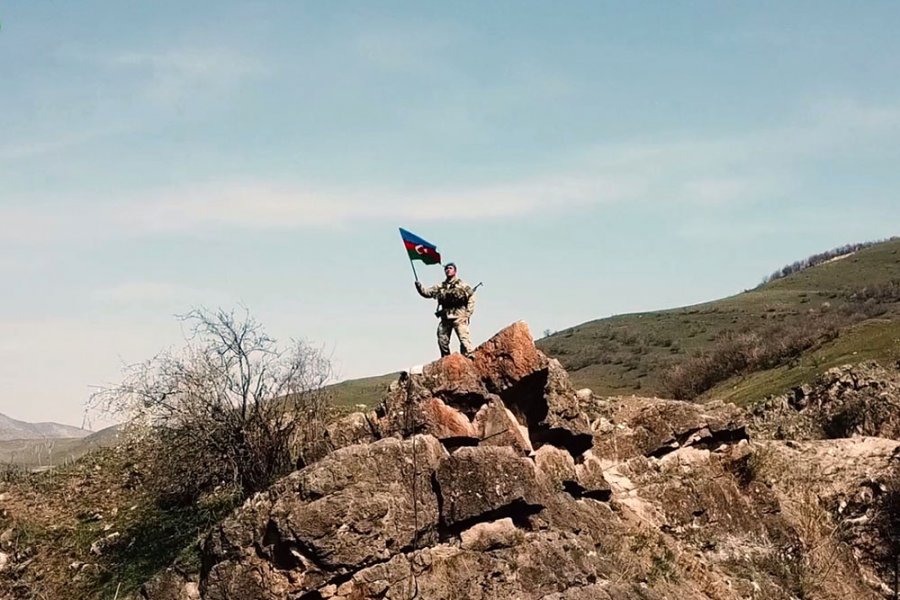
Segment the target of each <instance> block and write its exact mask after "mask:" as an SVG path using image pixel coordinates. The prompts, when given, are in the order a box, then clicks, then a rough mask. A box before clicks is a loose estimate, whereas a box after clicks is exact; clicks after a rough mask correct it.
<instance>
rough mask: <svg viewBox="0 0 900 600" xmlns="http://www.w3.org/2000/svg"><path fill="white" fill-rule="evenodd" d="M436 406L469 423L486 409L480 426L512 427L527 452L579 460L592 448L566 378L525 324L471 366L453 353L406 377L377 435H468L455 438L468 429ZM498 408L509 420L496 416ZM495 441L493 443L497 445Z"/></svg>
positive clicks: (382, 410)
mask: <svg viewBox="0 0 900 600" xmlns="http://www.w3.org/2000/svg"><path fill="white" fill-rule="evenodd" d="M438 402H439V403H442V404H443V405H446V406H448V407H450V408H451V409H454V410H456V411H458V412H459V413H462V414H463V415H465V417H467V418H470V419H471V418H474V417H475V416H476V414H478V412H479V411H481V410H485V413H483V414H482V417H481V420H482V421H484V420H485V419H486V418H488V417H489V419H488V420H490V421H491V422H492V423H493V425H492V426H490V427H489V428H490V429H491V430H492V431H499V430H503V429H506V430H507V431H508V432H509V433H510V438H509V439H511V440H514V441H515V443H516V444H517V445H518V446H519V447H521V449H522V451H523V452H529V451H530V449H532V448H535V447H539V446H540V445H542V444H544V443H552V444H554V445H557V446H559V447H563V448H566V449H567V450H569V451H570V452H571V453H572V454H573V455H579V454H581V453H582V452H584V451H585V450H587V449H588V448H590V446H591V440H592V433H591V429H590V426H589V423H588V421H587V419H586V418H585V416H584V414H583V412H582V411H581V409H580V408H579V402H578V399H577V397H576V393H575V390H574V389H573V388H572V386H571V384H570V383H569V380H568V375H567V374H566V372H565V370H564V369H563V368H562V366H561V365H560V364H559V362H558V361H556V360H553V359H549V358H547V357H546V356H545V355H544V354H542V353H541V352H540V351H539V350H538V349H537V348H535V346H534V341H533V340H532V338H531V334H530V333H529V331H528V326H527V325H526V324H525V323H524V322H521V321H520V322H518V323H514V324H512V325H510V326H509V327H507V328H506V329H503V330H502V331H500V332H499V333H498V334H497V335H495V336H494V337H492V338H491V339H490V340H488V341H487V342H485V343H484V344H482V345H481V346H479V347H478V348H477V349H476V350H475V352H474V353H473V359H472V360H470V359H467V358H466V357H464V356H462V355H460V354H451V355H449V356H446V357H444V358H441V359H440V360H437V361H435V362H433V363H430V364H428V365H426V366H425V367H424V369H423V370H422V374H421V375H416V374H412V373H405V374H403V375H402V376H401V378H400V380H399V381H398V382H397V384H396V385H392V386H391V388H390V389H389V391H388V394H387V395H386V396H385V398H384V401H383V402H382V404H381V406H380V407H379V409H378V410H377V411H376V412H377V414H378V422H377V424H376V429H377V431H378V433H379V435H380V436H381V437H388V436H392V435H409V433H410V432H412V431H418V432H423V433H430V434H432V435H434V436H435V437H437V438H438V439H451V440H457V441H458V439H459V437H462V436H459V435H451V433H452V432H453V431H454V430H455V431H458V432H459V433H464V431H463V430H464V429H466V427H465V423H464V422H463V420H462V419H460V418H458V416H456V415H453V416H452V418H451V417H450V416H449V415H448V414H447V413H445V412H444V411H443V408H442V405H441V404H438ZM485 405H488V406H489V407H493V408H488V409H484V407H485ZM499 407H503V408H505V409H506V410H508V411H509V412H510V413H511V415H512V416H511V418H510V417H509V416H506V415H504V414H503V412H502V411H499V410H497V411H496V412H492V411H495V410H496V409H497V408H499ZM510 420H512V421H513V422H515V423H517V424H518V426H521V427H524V429H520V432H519V434H516V432H515V428H512V427H504V425H503V423H504V422H506V421H510ZM448 425H449V428H448V427H447V426H448ZM482 437H485V436H482ZM491 439H492V438H490V437H489V436H488V440H487V443H488V444H491V443H494V444H495V443H496V442H493V441H491ZM450 446H451V447H455V444H451V445H450Z"/></svg>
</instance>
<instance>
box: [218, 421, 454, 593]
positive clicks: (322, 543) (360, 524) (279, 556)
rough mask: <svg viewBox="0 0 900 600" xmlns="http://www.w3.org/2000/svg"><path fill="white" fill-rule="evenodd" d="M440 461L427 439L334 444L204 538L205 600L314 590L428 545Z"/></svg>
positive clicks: (435, 517) (441, 454)
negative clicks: (273, 591)
mask: <svg viewBox="0 0 900 600" xmlns="http://www.w3.org/2000/svg"><path fill="white" fill-rule="evenodd" d="M445 456H446V452H445V450H444V449H443V447H442V446H441V444H440V442H439V441H438V440H437V439H436V438H434V437H432V436H415V437H413V438H410V439H408V440H399V439H396V438H389V439H385V440H380V441H378V442H375V443H373V444H369V445H358V446H349V447H347V448H343V449H341V450H338V451H337V452H335V453H333V454H331V455H329V456H328V457H326V458H325V459H323V460H321V461H320V462H318V463H315V464H313V465H311V466H309V467H307V468H305V469H303V470H301V471H297V472H295V473H293V474H292V475H289V476H288V477H286V478H284V479H282V480H281V481H279V482H278V483H277V484H276V485H275V486H274V487H273V488H272V490H271V491H270V492H269V493H268V494H265V495H260V496H258V497H256V498H255V499H251V501H249V502H248V505H245V508H244V509H243V510H242V511H241V513H239V514H238V515H235V516H234V517H232V518H229V519H227V520H226V521H225V522H224V523H223V524H222V525H221V526H220V527H219V528H218V531H217V532H216V533H215V534H214V535H211V536H210V538H209V539H208V540H207V542H206V544H205V548H204V551H205V553H206V554H207V555H209V557H210V561H211V563H212V564H213V565H214V566H212V568H211V570H210V573H209V577H208V580H207V585H208V587H209V589H210V590H211V591H210V592H209V593H210V594H213V595H209V596H208V597H211V598H218V597H222V598H226V597H246V598H268V597H270V596H267V595H265V594H263V593H262V592H259V591H258V590H259V589H270V588H271V589H276V590H283V591H285V593H287V592H289V591H290V590H294V589H307V588H311V587H319V586H320V585H323V584H326V583H327V582H329V581H331V580H332V579H334V578H336V577H340V576H343V575H346V574H348V573H351V572H354V571H357V570H359V569H360V568H365V567H366V566H368V565H371V564H375V563H378V562H383V561H385V560H388V559H390V557H391V556H393V555H394V554H397V553H400V552H401V551H403V550H404V549H408V548H413V547H415V546H416V545H417V544H419V543H433V541H434V540H435V539H436V535H437V525H438V521H439V507H438V501H437V497H436V496H435V494H434V492H433V490H432V488H431V479H432V476H433V475H434V473H435V471H436V470H437V468H438V466H439V465H440V464H441V462H442V460H443V459H444V458H445ZM289 572H293V575H292V576H291V577H290V578H287V579H286V578H285V577H286V576H285V575H284V574H285V573H289ZM215 594H218V595H215ZM261 594H262V595H261Z"/></svg>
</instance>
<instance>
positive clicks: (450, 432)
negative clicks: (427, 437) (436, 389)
mask: <svg viewBox="0 0 900 600" xmlns="http://www.w3.org/2000/svg"><path fill="white" fill-rule="evenodd" d="M421 411H422V417H423V421H424V424H425V431H427V432H428V433H429V434H431V435H433V436H434V437H436V438H438V439H439V440H451V439H456V438H469V439H474V438H476V437H478V433H477V431H476V427H475V425H473V424H472V422H471V421H470V420H469V418H468V417H467V416H466V415H464V414H463V413H462V412H460V411H459V410H457V409H455V408H451V407H449V406H447V405H446V404H444V403H443V402H442V401H441V400H440V399H438V398H430V399H428V400H426V401H425V402H423V403H422V408H421Z"/></svg>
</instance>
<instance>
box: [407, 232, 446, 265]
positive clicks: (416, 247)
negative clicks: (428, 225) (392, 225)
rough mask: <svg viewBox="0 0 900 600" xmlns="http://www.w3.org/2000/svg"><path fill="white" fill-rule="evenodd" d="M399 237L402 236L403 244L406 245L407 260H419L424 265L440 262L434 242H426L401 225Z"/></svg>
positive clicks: (439, 255)
mask: <svg viewBox="0 0 900 600" xmlns="http://www.w3.org/2000/svg"><path fill="white" fill-rule="evenodd" d="M400 237H402V238H403V245H404V246H406V252H407V254H409V260H421V261H422V262H423V263H425V264H426V265H436V264H439V263H440V262H441V253H440V252H438V250H437V246H435V245H434V244H431V243H429V242H426V241H425V240H423V239H422V238H420V237H419V236H417V235H416V234H414V233H412V232H410V231H407V230H405V229H403V228H402V227H401V228H400Z"/></svg>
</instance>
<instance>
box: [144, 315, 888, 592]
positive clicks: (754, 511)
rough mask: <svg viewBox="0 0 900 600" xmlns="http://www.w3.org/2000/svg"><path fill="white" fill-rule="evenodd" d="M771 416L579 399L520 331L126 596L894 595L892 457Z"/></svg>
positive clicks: (359, 425)
mask: <svg viewBox="0 0 900 600" xmlns="http://www.w3.org/2000/svg"><path fill="white" fill-rule="evenodd" d="M839 379H840V378H839ZM807 395H808V396H809V397H810V398H813V397H817V396H815V394H814V392H813V390H812V389H811V390H810V391H809V393H808V394H807ZM888 396H890V393H889V394H888ZM842 397H847V395H846V394H845V395H844V396H842ZM891 397H892V398H893V399H894V400H893V401H897V397H896V396H891ZM866 398H868V396H866ZM848 401H849V400H848ZM862 401H863V402H865V400H862ZM817 402H818V401H814V402H812V404H808V406H811V405H816V406H818V405H819V404H821V405H822V406H824V405H826V404H827V403H826V402H824V400H823V401H822V402H821V403H819V404H817ZM791 410H794V409H793V408H791ZM800 412H802V410H801V411H800ZM817 414H818V413H817ZM806 418H807V416H806V415H803V416H802V417H801V420H802V419H806ZM808 418H809V419H812V420H815V419H813V417H811V416H810V417H808ZM892 418H895V417H891V418H885V419H879V420H878V423H881V424H882V425H883V427H882V426H879V427H881V428H880V429H879V428H878V427H876V428H874V429H866V428H863V429H861V430H859V431H858V432H859V433H863V434H866V433H870V432H871V433H888V432H892V431H893V430H892V429H890V428H889V427H888V426H887V425H884V424H885V423H892V422H893V421H892V420H891V419H892ZM767 423H768V421H767V420H766V417H765V413H760V414H758V415H752V416H748V415H746V414H745V413H744V412H743V411H741V410H740V409H738V408H736V407H734V406H731V405H715V404H713V405H704V406H701V405H695V404H687V403H683V402H675V401H668V400H661V399H657V398H637V397H631V398H607V399H600V398H596V397H594V396H593V395H592V394H591V393H590V391H589V390H579V391H576V390H574V389H573V388H572V386H571V385H570V383H569V380H568V375H567V374H566V372H565V370H563V369H562V367H561V366H560V365H559V363H558V362H557V361H555V360H553V359H549V358H547V357H546V356H545V355H543V354H542V353H541V352H539V351H538V350H537V349H536V348H535V347H534V343H533V340H532V338H531V335H530V333H529V332H528V329H527V327H526V325H525V324H524V323H521V322H520V323H515V324H513V325H511V326H510V327H508V328H506V329H505V330H503V331H501V332H500V333H499V334H497V335H496V336H495V337H494V338H492V339H491V340H489V341H488V342H486V343H485V344H483V345H482V346H481V347H479V349H478V350H477V351H476V352H475V355H474V358H473V359H472V360H469V359H466V358H465V357H462V356H460V355H451V356H449V357H446V358H444V359H441V360H439V361H436V362H434V363H431V364H430V365H428V366H426V367H425V368H424V369H423V371H422V372H421V373H418V374H410V373H405V374H403V375H402V376H401V377H400V379H399V380H398V381H397V382H396V383H395V384H393V385H392V386H391V388H390V390H389V391H388V393H387V394H386V397H385V398H384V399H383V402H382V404H381V406H380V407H379V408H378V409H377V410H375V411H372V412H370V413H367V414H366V413H356V414H353V415H350V416H348V417H346V418H344V419H342V420H341V421H339V422H337V423H334V424H333V425H332V426H331V427H330V428H329V430H328V435H327V442H328V444H329V446H330V448H329V452H328V453H327V455H325V456H324V457H323V458H322V459H321V460H319V461H318V462H315V463H313V464H311V465H309V466H306V467H304V468H303V469H300V470H298V471H295V472H294V473H292V474H290V475H288V476H287V477H285V478H283V479H282V480H280V481H279V482H278V483H277V484H276V485H275V486H273V487H272V488H271V489H269V490H268V491H267V492H265V493H262V494H258V495H256V496H255V497H253V498H251V499H249V500H248V501H247V502H246V503H245V504H244V505H243V506H242V507H241V508H240V509H238V510H237V511H236V512H235V513H234V514H232V516H230V517H229V518H228V519H226V520H225V521H224V522H223V523H222V524H221V525H220V526H218V527H217V528H216V529H215V530H214V531H213V533H212V534H210V535H209V536H208V537H207V538H206V539H205V540H204V541H203V544H202V566H201V568H200V569H199V570H190V569H185V568H183V567H182V566H178V565H176V566H173V568H171V569H169V570H168V571H166V572H165V573H164V574H162V575H161V576H160V577H158V578H157V579H155V580H154V581H152V582H149V583H148V584H147V585H146V586H145V587H144V589H143V590H142V596H143V597H144V598H146V599H152V600H174V599H198V598H203V599H207V600H238V599H241V600H253V599H260V600H262V599H275V598H292V599H305V600H321V599H333V600H365V599H392V600H396V599H405V600H412V599H413V598H427V599H448V600H449V599H460V600H462V599H473V600H475V599H483V600H488V599H500V598H521V599H535V600H537V599H543V600H563V599H569V600H580V599H588V598H591V599H601V600H602V599H610V600H611V599H617V600H619V599H620V600H629V599H644V600H647V599H650V600H652V599H663V598H676V597H677V598H680V599H683V600H691V599H701V598H714V599H723V600H724V599H732V598H733V599H737V598H757V599H781V598H783V599H785V600H788V599H793V598H842V599H845V598H861V599H863V598H884V597H889V596H888V594H889V593H890V592H891V587H890V582H891V581H892V575H893V572H892V571H891V566H892V562H891V560H892V558H893V556H894V554H892V553H891V548H892V546H891V539H889V534H890V527H886V526H885V523H888V524H889V523H890V521H891V519H890V518H886V515H888V516H890V515H891V514H892V513H891V512H890V509H891V506H892V505H891V503H890V500H891V498H892V497H893V495H894V493H893V490H894V483H893V479H892V473H893V463H894V462H895V457H896V454H897V448H898V445H900V444H898V442H896V441H894V440H893V439H887V438H885V437H881V438H875V437H859V436H857V437H853V438H843V439H818V438H817V437H816V435H815V432H816V431H818V430H816V429H815V428H814V427H812V426H805V427H806V429H804V431H808V432H809V435H805V436H800V438H799V439H800V440H801V441H796V440H788V441H784V440H778V439H763V437H764V436H765V434H766V433H767V432H768V431H770V430H769V429H767ZM798 427H799V426H798ZM757 431H759V432H760V435H759V439H757V436H756V435H755V434H756V432H757ZM751 433H754V439H753V440H752V441H751V439H750V434H751ZM768 437H777V436H768ZM824 437H828V436H824V435H822V436H819V438H824Z"/></svg>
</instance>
